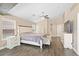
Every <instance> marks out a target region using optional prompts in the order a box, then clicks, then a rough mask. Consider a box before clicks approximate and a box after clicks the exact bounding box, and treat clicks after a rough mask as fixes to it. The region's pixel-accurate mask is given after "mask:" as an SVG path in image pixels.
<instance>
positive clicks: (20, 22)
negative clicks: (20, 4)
mask: <svg viewBox="0 0 79 59" xmlns="http://www.w3.org/2000/svg"><path fill="white" fill-rule="evenodd" d="M0 19H1V20H2V19H4V20H7V19H9V20H15V21H16V25H17V26H18V25H22V26H32V25H33V24H34V23H33V22H30V21H28V20H24V19H22V18H19V17H16V16H10V15H4V16H0ZM17 28H18V27H17ZM21 30H23V31H24V32H25V31H26V32H28V31H29V30H28V29H27V27H26V28H22V27H21ZM30 30H32V28H31V29H30ZM17 31H18V30H17V29H16V32H17Z"/></svg>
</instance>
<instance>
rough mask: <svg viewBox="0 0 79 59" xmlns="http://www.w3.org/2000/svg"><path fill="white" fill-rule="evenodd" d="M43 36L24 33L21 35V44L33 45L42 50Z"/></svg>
mask: <svg viewBox="0 0 79 59" xmlns="http://www.w3.org/2000/svg"><path fill="white" fill-rule="evenodd" d="M42 36H43V34H39V33H32V32H24V33H21V35H20V39H21V43H25V44H31V45H35V46H39V47H40V48H42V45H43V38H42Z"/></svg>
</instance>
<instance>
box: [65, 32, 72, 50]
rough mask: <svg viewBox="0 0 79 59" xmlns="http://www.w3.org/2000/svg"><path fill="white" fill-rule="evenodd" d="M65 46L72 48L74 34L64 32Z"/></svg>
mask: <svg viewBox="0 0 79 59" xmlns="http://www.w3.org/2000/svg"><path fill="white" fill-rule="evenodd" d="M64 48H69V49H72V34H71V33H64Z"/></svg>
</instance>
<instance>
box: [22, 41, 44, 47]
mask: <svg viewBox="0 0 79 59" xmlns="http://www.w3.org/2000/svg"><path fill="white" fill-rule="evenodd" d="M21 43H26V44H31V45H35V46H40V48H42V42H41V41H40V44H38V43H36V42H32V41H26V40H21Z"/></svg>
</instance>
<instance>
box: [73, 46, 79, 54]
mask: <svg viewBox="0 0 79 59" xmlns="http://www.w3.org/2000/svg"><path fill="white" fill-rule="evenodd" d="M72 49H73V51H74V52H75V53H76V54H77V55H78V56H79V53H78V52H77V51H76V49H74V48H73V47H72Z"/></svg>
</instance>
